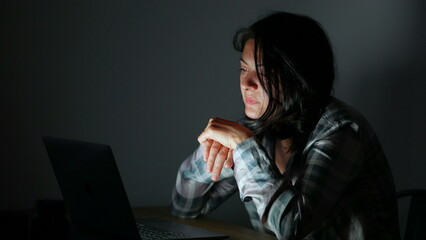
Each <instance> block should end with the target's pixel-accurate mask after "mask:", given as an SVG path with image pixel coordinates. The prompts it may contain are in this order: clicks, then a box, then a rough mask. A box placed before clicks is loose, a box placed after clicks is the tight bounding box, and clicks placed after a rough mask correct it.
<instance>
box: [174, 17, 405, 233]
mask: <svg viewBox="0 0 426 240" xmlns="http://www.w3.org/2000/svg"><path fill="white" fill-rule="evenodd" d="M234 46H235V48H236V49H237V50H239V51H242V55H241V59H240V63H241V69H240V70H241V74H240V85H241V94H242V97H243V101H244V104H245V115H246V118H245V119H244V120H242V121H240V122H234V121H229V120H224V119H219V118H213V119H210V121H209V123H208V125H207V127H206V128H205V130H204V131H203V132H202V133H201V135H200V136H199V138H198V141H199V142H200V147H199V148H198V149H197V150H196V151H195V152H194V153H193V154H192V155H191V156H190V157H188V158H187V159H186V160H185V161H184V162H183V163H182V165H181V167H180V169H179V172H178V176H177V182H176V188H175V190H174V192H173V199H172V212H173V214H174V215H176V216H181V217H197V216H199V215H203V214H207V213H209V212H210V211H212V210H213V209H215V208H216V207H217V206H218V205H220V204H221V203H222V202H223V201H224V200H226V199H227V198H228V197H229V196H230V195H232V194H233V193H234V192H236V191H239V193H240V197H241V200H242V201H243V202H244V204H245V206H246V208H247V211H248V213H249V216H250V219H251V222H252V225H253V227H254V228H255V229H257V230H261V231H268V232H272V233H273V234H275V235H276V236H277V238H279V239H303V238H306V239H399V227H398V214H397V205H396V200H395V188H394V184H393V179H392V175H391V172H390V169H389V166H388V163H387V160H386V157H385V155H384V153H383V150H382V148H381V146H380V143H379V142H378V140H377V138H376V136H375V134H374V132H373V130H372V129H371V127H370V125H369V124H368V123H367V121H366V120H365V119H364V118H363V117H362V116H361V115H360V114H359V113H358V112H356V111H355V110H354V109H352V108H350V107H349V106H347V105H346V104H344V103H343V102H341V101H339V100H337V99H336V98H334V97H332V96H331V92H332V88H333V80H334V61H333V54H332V50H331V47H330V44H329V41H328V39H327V36H326V35H325V33H324V32H323V30H322V29H321V27H320V25H319V24H318V23H317V22H315V21H314V20H312V19H311V18H308V17H304V16H300V15H295V14H290V13H285V12H280V13H275V14H272V15H270V16H268V17H266V18H264V19H261V20H260V21H258V22H256V23H254V24H253V25H252V26H250V27H249V28H247V29H243V30H240V31H238V32H237V33H236V35H235V37H234ZM231 167H232V168H231Z"/></svg>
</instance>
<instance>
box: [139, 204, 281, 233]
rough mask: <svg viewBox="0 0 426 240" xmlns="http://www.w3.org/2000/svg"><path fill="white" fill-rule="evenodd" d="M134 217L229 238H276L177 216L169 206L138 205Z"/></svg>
mask: <svg viewBox="0 0 426 240" xmlns="http://www.w3.org/2000/svg"><path fill="white" fill-rule="evenodd" d="M133 213H134V215H135V217H136V218H159V219H163V220H169V221H175V222H181V223H184V224H188V225H191V226H194V227H201V228H206V229H209V230H212V231H215V232H221V233H225V234H227V235H229V238H228V239H231V240H237V239H239V240H251V239H253V240H259V239H262V240H263V239H265V240H267V239H276V238H275V237H274V236H271V235H269V234H266V233H261V232H257V231H254V230H252V229H249V228H245V227H241V226H238V225H234V224H231V223H227V222H224V221H219V220H215V219H211V218H208V217H200V218H197V219H187V218H178V217H174V216H172V215H171V214H170V208H169V207H138V208H133Z"/></svg>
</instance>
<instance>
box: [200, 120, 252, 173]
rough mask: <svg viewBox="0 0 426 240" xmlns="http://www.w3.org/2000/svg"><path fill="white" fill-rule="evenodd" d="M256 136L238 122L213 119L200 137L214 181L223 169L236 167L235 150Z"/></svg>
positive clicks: (205, 159) (205, 158)
mask: <svg viewBox="0 0 426 240" xmlns="http://www.w3.org/2000/svg"><path fill="white" fill-rule="evenodd" d="M253 135H254V134H253V133H252V132H251V131H250V129H248V128H246V127H245V126H243V125H241V124H240V123H238V122H234V121H229V120H225V119H221V118H211V119H210V120H209V123H208V124H207V127H206V128H205V129H204V131H203V132H202V133H201V134H200V136H199V137H198V142H199V143H200V144H201V145H202V146H203V149H204V152H203V158H204V161H206V162H207V169H206V170H207V172H211V173H212V180H213V181H217V180H218V179H219V175H220V173H221V171H222V168H223V167H226V168H231V167H232V166H233V165H234V160H233V150H234V149H235V147H236V146H237V145H238V144H240V143H241V142H243V141H244V140H246V139H248V138H250V137H252V136H253Z"/></svg>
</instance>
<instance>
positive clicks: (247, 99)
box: [246, 96, 259, 105]
mask: <svg viewBox="0 0 426 240" xmlns="http://www.w3.org/2000/svg"><path fill="white" fill-rule="evenodd" d="M246 103H247V104H250V105H253V104H258V103H259V102H258V101H257V100H256V99H254V98H252V97H250V96H246Z"/></svg>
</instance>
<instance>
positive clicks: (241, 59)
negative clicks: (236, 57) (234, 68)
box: [240, 58, 248, 65]
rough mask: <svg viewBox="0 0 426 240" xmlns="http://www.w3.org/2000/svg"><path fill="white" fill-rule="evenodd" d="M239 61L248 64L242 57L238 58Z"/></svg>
mask: <svg viewBox="0 0 426 240" xmlns="http://www.w3.org/2000/svg"><path fill="white" fill-rule="evenodd" d="M240 62H243V63H245V64H247V65H248V63H247V62H246V61H244V59H243V58H240Z"/></svg>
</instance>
